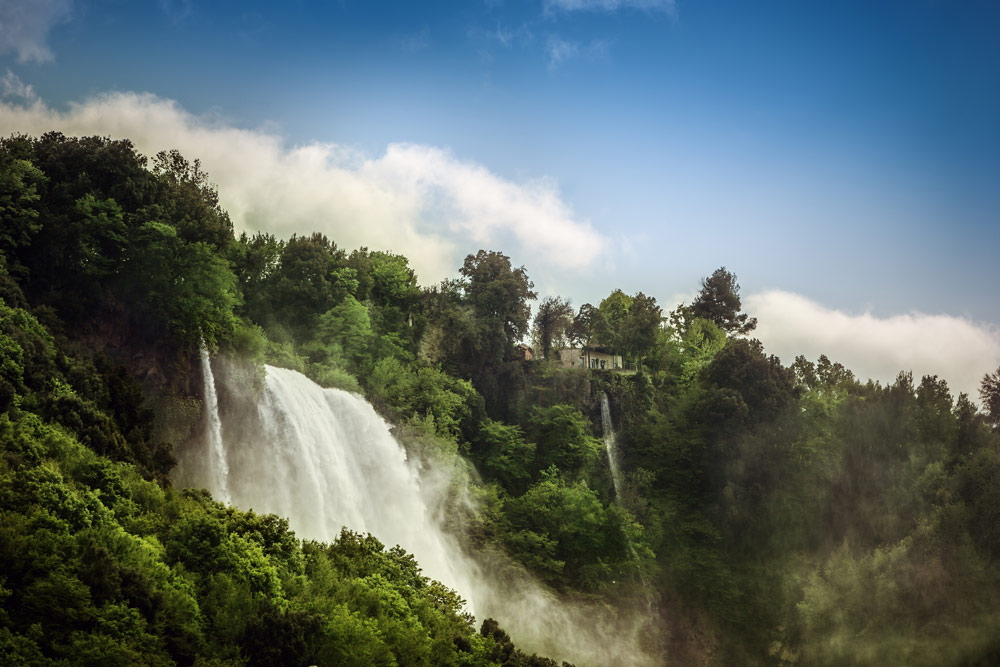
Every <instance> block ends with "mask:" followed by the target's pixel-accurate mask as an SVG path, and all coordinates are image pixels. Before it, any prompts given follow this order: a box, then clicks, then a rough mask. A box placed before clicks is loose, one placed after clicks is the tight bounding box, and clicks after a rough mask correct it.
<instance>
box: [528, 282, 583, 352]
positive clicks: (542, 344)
mask: <svg viewBox="0 0 1000 667" xmlns="http://www.w3.org/2000/svg"><path fill="white" fill-rule="evenodd" d="M572 327H573V308H572V307H571V306H570V305H569V301H566V300H565V299H562V298H560V297H557V296H550V297H546V298H545V299H543V300H542V302H541V303H540V304H539V305H538V313H537V314H536V315H535V322H534V327H533V334H534V338H535V341H536V342H535V345H536V347H537V348H538V350H539V352H541V355H542V357H543V358H544V359H550V358H551V355H552V350H553V348H555V349H558V348H561V347H562V346H563V345H564V343H565V341H566V340H567V339H568V338H569V333H570V331H571V329H572Z"/></svg>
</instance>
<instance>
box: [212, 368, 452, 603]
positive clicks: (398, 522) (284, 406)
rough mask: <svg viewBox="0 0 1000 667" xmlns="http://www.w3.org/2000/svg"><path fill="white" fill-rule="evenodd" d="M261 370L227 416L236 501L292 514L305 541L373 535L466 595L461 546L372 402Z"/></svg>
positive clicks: (231, 480) (279, 371)
mask: <svg viewBox="0 0 1000 667" xmlns="http://www.w3.org/2000/svg"><path fill="white" fill-rule="evenodd" d="M265 373H266V375H265V378H264V388H263V392H262V394H261V395H260V396H259V399H258V401H257V402H256V404H255V405H252V406H244V409H243V410H240V411H239V412H237V413H235V415H234V416H236V417H237V419H227V423H226V427H227V428H226V436H227V437H226V453H227V454H228V459H229V462H230V467H229V470H230V477H229V493H230V494H231V498H232V503H233V504H234V505H236V506H237V507H240V508H243V509H254V510H255V511H258V512H264V513H273V514H277V515H279V516H284V517H288V519H289V522H290V523H291V526H292V528H293V529H294V530H295V532H296V533H297V534H298V535H300V536H301V537H305V538H308V539H315V540H321V541H326V542H329V541H332V540H333V539H335V538H336V537H337V536H338V535H339V534H340V530H341V528H342V527H343V526H346V527H347V528H349V529H351V530H354V531H357V532H360V533H369V532H370V533H372V534H373V535H375V536H376V537H378V538H379V540H381V541H382V542H383V543H385V544H386V545H387V546H393V545H395V544H399V545H401V546H403V547H404V548H405V549H406V550H407V551H409V552H411V553H412V554H413V555H414V556H416V558H417V560H418V562H419V563H420V566H421V567H422V568H423V569H424V572H425V574H427V575H428V576H430V577H432V578H434V579H437V580H439V581H441V582H443V583H445V584H446V585H448V586H450V587H451V588H454V589H455V590H457V591H459V593H460V594H463V597H465V598H466V599H467V600H468V599H469V590H470V584H469V581H468V574H467V573H466V572H463V571H460V570H459V569H458V568H457V567H456V565H457V564H458V563H460V562H461V557H460V554H459V553H458V552H457V548H456V545H454V544H453V543H452V541H451V540H450V538H448V536H446V535H444V534H443V533H442V531H441V530H440V528H439V527H438V526H437V525H436V524H435V523H434V522H433V521H432V518H431V513H430V512H429V511H428V509H427V506H426V504H425V502H424V500H423V498H422V497H421V493H420V488H419V484H418V479H417V474H416V471H415V470H414V469H413V467H412V466H410V465H409V463H408V462H407V458H406V453H405V452H404V451H403V449H402V447H400V446H399V444H398V443H397V442H396V440H395V439H394V438H393V437H392V434H391V433H390V431H389V427H388V425H387V424H386V423H385V421H384V420H383V419H382V418H381V417H379V416H378V414H377V413H376V412H375V410H374V409H373V408H372V406H371V405H370V404H369V403H368V402H366V401H365V400H364V399H363V398H361V397H360V396H357V395H354V394H350V393H348V392H346V391H341V390H340V389H324V388H322V387H320V386H319V385H317V384H315V383H314V382H313V381H312V380H310V379H309V378H307V377H306V376H304V375H302V374H301V373H298V372H296V371H291V370H287V369H284V368H275V367H272V366H265ZM247 408H249V409H247ZM209 490H210V491H211V492H212V493H213V495H214V494H215V493H216V489H215V488H210V489H209Z"/></svg>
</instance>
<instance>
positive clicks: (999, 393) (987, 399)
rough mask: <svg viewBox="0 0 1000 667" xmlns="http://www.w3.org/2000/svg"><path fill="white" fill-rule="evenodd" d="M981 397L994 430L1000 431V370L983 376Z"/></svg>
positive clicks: (980, 390)
mask: <svg viewBox="0 0 1000 667" xmlns="http://www.w3.org/2000/svg"><path fill="white" fill-rule="evenodd" d="M979 396H980V398H982V399H983V407H984V408H985V409H986V414H987V417H988V418H989V420H990V423H991V424H992V425H993V428H997V429H1000V368H997V370H995V371H993V372H992V373H987V374H986V375H984V376H983V381H982V384H981V385H980V389H979Z"/></svg>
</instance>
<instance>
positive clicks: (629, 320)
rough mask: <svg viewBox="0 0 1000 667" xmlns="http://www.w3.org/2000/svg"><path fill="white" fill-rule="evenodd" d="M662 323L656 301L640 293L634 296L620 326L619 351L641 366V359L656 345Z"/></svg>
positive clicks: (661, 316) (661, 313)
mask: <svg viewBox="0 0 1000 667" xmlns="http://www.w3.org/2000/svg"><path fill="white" fill-rule="evenodd" d="M662 321H663V311H662V310H661V308H660V307H659V306H658V305H657V304H656V299H654V298H653V297H651V296H646V295H645V294H643V293H642V292H639V293H638V294H636V295H635V296H634V297H632V301H631V303H629V307H628V315H627V316H626V317H625V321H624V322H623V323H622V325H621V331H620V334H619V335H620V339H621V349H622V350H623V351H624V352H625V353H626V354H628V355H630V356H632V357H633V358H635V359H637V360H639V363H640V364H641V362H642V359H643V357H645V356H646V355H648V354H649V353H650V351H651V350H652V349H653V347H654V346H655V345H656V338H657V334H658V333H659V331H660V323H661V322H662Z"/></svg>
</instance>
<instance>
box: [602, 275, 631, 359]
mask: <svg viewBox="0 0 1000 667" xmlns="http://www.w3.org/2000/svg"><path fill="white" fill-rule="evenodd" d="M631 307H632V297H630V296H628V295H627V294H625V292H623V291H621V290H620V289H616V290H615V291H613V292H612V293H611V294H609V295H608V296H607V297H605V298H604V299H603V300H602V301H601V303H600V305H599V306H598V307H597V309H598V310H599V311H600V313H601V316H602V319H603V322H604V323H606V324H607V326H606V327H603V330H602V331H601V332H600V333H601V334H603V335H599V336H598V344H599V345H601V346H604V347H608V348H610V349H611V350H613V351H614V352H616V353H618V354H621V353H623V352H624V349H625V336H626V332H625V329H626V327H627V324H626V322H627V320H628V312H629V308H631ZM598 322H599V323H600V320H598Z"/></svg>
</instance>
